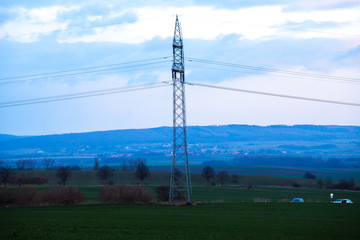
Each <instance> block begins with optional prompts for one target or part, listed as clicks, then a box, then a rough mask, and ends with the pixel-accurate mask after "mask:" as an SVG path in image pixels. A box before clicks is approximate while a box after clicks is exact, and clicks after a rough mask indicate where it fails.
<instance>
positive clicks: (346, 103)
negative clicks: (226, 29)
mask: <svg viewBox="0 0 360 240" xmlns="http://www.w3.org/2000/svg"><path fill="white" fill-rule="evenodd" d="M187 84H188V85H193V86H200V87H207V88H216V89H222V90H228V91H235V92H244V93H251V94H258V95H266V96H272V97H281V98H291V99H297V100H305V101H313V102H322V103H331V104H340V105H348V106H355V107H360V103H350V102H340V101H333V100H325V99H318V98H308V97H300V96H292V95H285V94H277V93H269V92H260V91H253V90H246V89H239V88H230V87H222V86H215V85H209V84H202V83H193V82H187Z"/></svg>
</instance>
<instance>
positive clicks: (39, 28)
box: [0, 6, 79, 42]
mask: <svg viewBox="0 0 360 240" xmlns="http://www.w3.org/2000/svg"><path fill="white" fill-rule="evenodd" d="M76 9H79V7H78V6H72V7H62V6H52V7H43V8H34V9H26V8H23V7H16V8H12V9H10V10H9V12H10V13H12V14H14V15H15V16H16V17H15V19H14V20H12V21H8V22H5V23H4V24H3V25H2V26H0V39H1V38H4V37H5V38H7V39H9V40H10V41H18V42H34V41H38V40H39V36H40V35H49V34H51V33H52V32H54V31H57V30H65V29H66V28H67V25H68V24H69V22H70V21H65V22H61V21H59V20H57V18H58V16H59V15H61V14H63V13H66V12H70V11H73V10H76Z"/></svg>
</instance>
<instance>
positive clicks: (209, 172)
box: [201, 166, 215, 185]
mask: <svg viewBox="0 0 360 240" xmlns="http://www.w3.org/2000/svg"><path fill="white" fill-rule="evenodd" d="M201 176H202V177H203V178H205V179H206V182H207V184H208V185H209V182H210V179H211V178H214V177H215V171H214V169H213V168H212V167H210V166H205V167H203V169H202V170H201Z"/></svg>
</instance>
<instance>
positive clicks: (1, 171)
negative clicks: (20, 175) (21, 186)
mask: <svg viewBox="0 0 360 240" xmlns="http://www.w3.org/2000/svg"><path fill="white" fill-rule="evenodd" d="M14 175H15V171H14V170H13V169H12V168H11V167H10V166H4V167H0V181H1V183H3V184H4V185H5V186H7V185H8V184H9V183H10V180H11V178H12V177H13V176H14Z"/></svg>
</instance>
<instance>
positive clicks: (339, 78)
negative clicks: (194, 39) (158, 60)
mask: <svg viewBox="0 0 360 240" xmlns="http://www.w3.org/2000/svg"><path fill="white" fill-rule="evenodd" d="M185 59H186V60H188V61H189V62H196V63H202V64H211V65H216V66H225V67H231V68H240V69H247V70H253V71H262V72H272V73H280V74H287V75H292V76H300V77H307V78H320V79H327V80H337V81H345V82H356V83H360V78H350V77H342V76H332V75H324V74H316V73H309V72H297V71H289V70H283V69H276V68H267V67H258V66H251V65H244V64H235V63H227V62H219V61H213V60H206V59H200V58H191V57H185Z"/></svg>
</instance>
